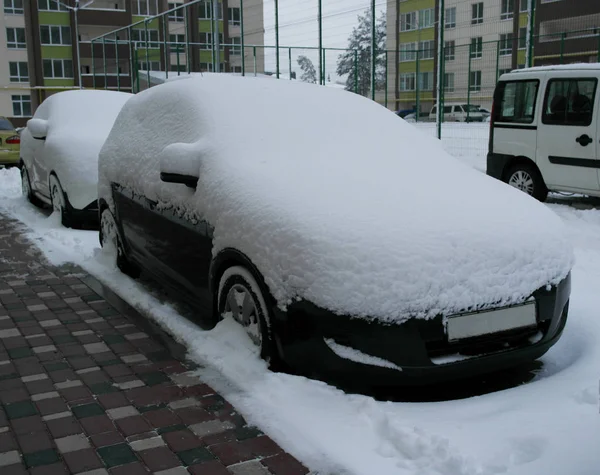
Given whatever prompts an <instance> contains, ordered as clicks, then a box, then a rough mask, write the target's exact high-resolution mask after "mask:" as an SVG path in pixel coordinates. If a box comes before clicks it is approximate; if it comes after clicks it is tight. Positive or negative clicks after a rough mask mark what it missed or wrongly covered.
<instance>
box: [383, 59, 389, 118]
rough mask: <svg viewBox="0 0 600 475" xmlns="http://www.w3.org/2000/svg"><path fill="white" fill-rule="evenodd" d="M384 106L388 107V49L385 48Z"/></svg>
mask: <svg viewBox="0 0 600 475" xmlns="http://www.w3.org/2000/svg"><path fill="white" fill-rule="evenodd" d="M383 100H384V104H385V108H386V109H387V108H388V50H387V49H386V50H385V96H384V99H383Z"/></svg>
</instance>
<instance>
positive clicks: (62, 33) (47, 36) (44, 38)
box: [40, 25, 71, 45]
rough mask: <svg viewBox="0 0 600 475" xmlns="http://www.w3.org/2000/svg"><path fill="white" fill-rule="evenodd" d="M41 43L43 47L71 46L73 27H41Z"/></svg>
mask: <svg viewBox="0 0 600 475" xmlns="http://www.w3.org/2000/svg"><path fill="white" fill-rule="evenodd" d="M40 41H41V43H42V44H43V45H70V44H71V27H70V26H54V25H40Z"/></svg>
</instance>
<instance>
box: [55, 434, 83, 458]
mask: <svg viewBox="0 0 600 475" xmlns="http://www.w3.org/2000/svg"><path fill="white" fill-rule="evenodd" d="M54 442H55V443H56V447H57V448H58V451H59V452H60V453H61V454H66V453H69V452H75V451H76V450H83V449H89V448H90V447H91V446H90V442H89V441H88V439H87V437H86V436H85V435H84V434H76V435H69V436H67V437H63V438H61V439H55V440H54Z"/></svg>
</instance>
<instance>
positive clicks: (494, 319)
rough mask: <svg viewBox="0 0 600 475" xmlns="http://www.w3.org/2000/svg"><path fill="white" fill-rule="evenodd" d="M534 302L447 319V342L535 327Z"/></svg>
mask: <svg viewBox="0 0 600 475" xmlns="http://www.w3.org/2000/svg"><path fill="white" fill-rule="evenodd" d="M536 324H537V320H536V317H535V302H530V303H526V304H525V305H519V306H518V307H507V308H499V309H496V310H490V311H488V312H480V313H470V314H468V315H457V316H454V317H448V323H447V325H446V333H447V334H448V341H456V340H463V339H465V338H473V337H476V336H482V335H489V334H492V333H499V332H503V331H507V330H515V329H518V328H526V327H533V326H536Z"/></svg>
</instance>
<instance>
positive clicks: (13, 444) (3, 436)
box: [0, 427, 19, 453]
mask: <svg viewBox="0 0 600 475" xmlns="http://www.w3.org/2000/svg"><path fill="white" fill-rule="evenodd" d="M3 429H6V431H5V432H2V433H0V453H4V452H10V451H11V450H17V449H18V448H19V446H18V445H17V441H16V440H15V438H14V437H13V434H12V433H11V432H9V431H10V429H9V428H8V427H3Z"/></svg>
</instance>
